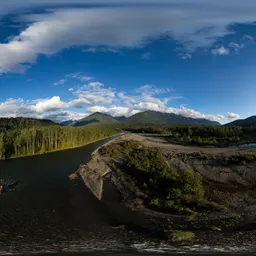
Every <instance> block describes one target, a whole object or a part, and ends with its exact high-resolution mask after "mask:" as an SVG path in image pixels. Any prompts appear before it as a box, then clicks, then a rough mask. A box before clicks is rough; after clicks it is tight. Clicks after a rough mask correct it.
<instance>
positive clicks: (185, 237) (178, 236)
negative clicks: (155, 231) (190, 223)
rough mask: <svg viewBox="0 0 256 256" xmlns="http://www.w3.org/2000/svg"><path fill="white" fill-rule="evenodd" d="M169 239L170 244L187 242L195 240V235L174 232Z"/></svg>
mask: <svg viewBox="0 0 256 256" xmlns="http://www.w3.org/2000/svg"><path fill="white" fill-rule="evenodd" d="M169 238H170V240H171V241H172V242H182V241H189V240H193V239H194V238H195V234H194V233H193V232H188V231H181V230H174V231H172V232H171V234H170V235H169Z"/></svg>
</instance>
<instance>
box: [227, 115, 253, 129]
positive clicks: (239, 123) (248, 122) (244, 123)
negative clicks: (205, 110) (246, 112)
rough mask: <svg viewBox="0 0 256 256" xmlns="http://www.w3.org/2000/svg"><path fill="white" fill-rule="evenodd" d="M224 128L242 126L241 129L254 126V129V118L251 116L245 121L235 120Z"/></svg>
mask: <svg viewBox="0 0 256 256" xmlns="http://www.w3.org/2000/svg"><path fill="white" fill-rule="evenodd" d="M226 126H243V127H248V126H255V127H256V116H251V117H248V118H246V119H239V120H235V121H233V122H231V123H228V124H226Z"/></svg>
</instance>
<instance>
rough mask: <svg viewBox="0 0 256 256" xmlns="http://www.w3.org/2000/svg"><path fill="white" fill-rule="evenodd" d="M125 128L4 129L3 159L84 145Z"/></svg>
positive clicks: (1, 134)
mask: <svg viewBox="0 0 256 256" xmlns="http://www.w3.org/2000/svg"><path fill="white" fill-rule="evenodd" d="M120 131H121V130H120V129H118V128H116V127H115V126H112V125H104V126H100V125H97V126H96V125H94V126H86V127H62V126H45V127H39V126H38V127H31V128H24V129H11V130H2V131H0V159H1V160H2V159H7V158H13V157H21V156H29V155H34V154H43V153H46V152H51V151H56V150H62V149H68V148H73V147H78V146H83V145H85V144H88V143H90V142H93V141H96V140H99V139H103V138H106V137H110V136H112V135H115V134H117V133H118V132H120Z"/></svg>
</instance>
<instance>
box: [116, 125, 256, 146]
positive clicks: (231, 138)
mask: <svg viewBox="0 0 256 256" xmlns="http://www.w3.org/2000/svg"><path fill="white" fill-rule="evenodd" d="M121 127H122V129H123V130H126V131H130V132H135V133H144V134H159V135H161V134H165V135H168V137H167V139H168V140H169V141H170V142H173V141H177V142H185V143H194V144H197V145H217V144H219V145H228V144H234V143H239V142H240V141H243V140H248V141H254V140H256V127H250V128H248V127H239V126H173V125H163V124H162V125H161V124H152V125H148V124H147V125H145V124H125V125H122V126H121Z"/></svg>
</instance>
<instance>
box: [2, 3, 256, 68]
mask: <svg viewBox="0 0 256 256" xmlns="http://www.w3.org/2000/svg"><path fill="white" fill-rule="evenodd" d="M60 2H61V1H60ZM145 2H146V1H145ZM153 2H154V3H155V4H156V3H157V2H156V1H153ZM158 2H159V1H158ZM116 3H117V2H116ZM126 3H127V1H126ZM230 6H232V8H231V9H230ZM255 10H256V3H255V1H252V0H245V1H243V3H241V2H240V1H238V0H235V1H230V0H227V1H220V0H217V1H205V0H204V1H203V0H195V1H194V2H193V5H191V2H190V1H188V0H182V1H178V0H174V1H172V2H171V4H169V5H164V6H162V5H159V4H156V5H153V6H152V5H151V6H150V5H148V6H131V5H128V6H111V7H97V8H95V7H87V8H69V9H68V8H63V9H55V10H53V9H52V10H48V12H46V13H40V14H27V15H23V17H22V18H20V19H19V22H21V21H24V22H25V24H26V25H27V24H28V25H27V28H26V29H24V30H23V31H21V32H20V34H19V35H16V36H15V37H12V38H11V39H9V41H7V42H6V43H1V44H0V72H2V73H4V72H24V71H26V70H27V69H28V68H29V67H30V66H31V65H32V64H34V63H35V62H36V60H37V57H38V55H40V54H43V55H52V54H56V53H57V52H59V51H61V50H63V49H66V48H70V47H76V46H77V47H81V46H87V47H94V48H97V47H102V46H104V48H114V49H120V48H134V47H143V46H144V45H145V44H148V43H149V42H151V41H152V40H154V39H157V38H159V37H161V36H165V37H166V38H170V39H173V40H175V41H177V42H178V44H180V45H182V46H183V48H184V49H185V50H186V52H188V53H189V54H190V52H193V51H194V50H195V49H198V48H202V47H203V48H209V47H211V46H212V45H213V44H214V43H216V42H217V41H218V40H219V39H220V38H222V37H224V36H226V35H229V34H232V33H234V31H233V30H232V26H231V25H233V24H238V23H239V24H243V23H246V24H249V23H253V22H255V20H256V18H255ZM177 21H178V22H177ZM81 31H82V33H81ZM212 53H213V54H221V55H226V54H228V50H227V49H225V48H224V47H221V48H219V49H214V50H213V52H212Z"/></svg>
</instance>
